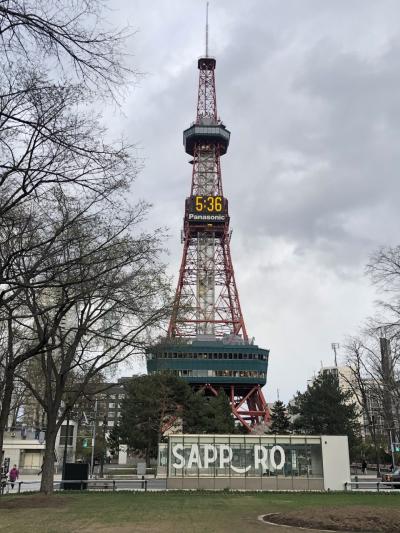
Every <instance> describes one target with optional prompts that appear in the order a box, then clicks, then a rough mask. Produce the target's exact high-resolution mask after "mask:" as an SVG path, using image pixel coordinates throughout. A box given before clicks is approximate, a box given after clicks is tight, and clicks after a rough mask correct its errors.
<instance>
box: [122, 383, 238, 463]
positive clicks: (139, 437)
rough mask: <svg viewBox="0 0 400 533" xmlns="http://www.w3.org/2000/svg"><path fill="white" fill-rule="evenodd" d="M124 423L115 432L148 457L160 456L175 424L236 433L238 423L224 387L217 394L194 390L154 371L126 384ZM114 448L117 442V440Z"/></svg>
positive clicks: (191, 429)
mask: <svg viewBox="0 0 400 533" xmlns="http://www.w3.org/2000/svg"><path fill="white" fill-rule="evenodd" d="M125 389H126V393H125V399H124V401H123V403H122V411H121V422H120V426H119V427H118V428H117V429H115V431H114V432H113V442H114V441H115V440H116V439H117V440H118V439H119V441H120V442H122V443H125V444H127V445H128V447H129V448H130V449H131V450H133V451H136V452H139V453H143V454H144V455H145V457H146V460H147V461H149V459H150V457H156V455H157V447H158V443H159V442H160V441H161V440H162V438H163V435H164V433H165V431H166V430H167V429H169V428H171V427H173V426H174V425H177V426H181V430H182V431H183V432H185V433H233V432H234V431H235V423H234V420H233V416H232V413H231V409H230V405H229V400H228V397H227V395H226V394H225V393H224V391H219V394H218V396H216V397H207V396H205V395H204V394H203V393H201V392H194V391H193V390H192V389H191V387H190V386H189V385H188V384H187V383H186V382H185V381H184V380H182V379H180V378H178V377H175V376H171V375H169V374H152V375H148V376H140V377H137V378H133V379H131V380H130V381H129V382H128V383H127V384H126V385H125ZM113 447H114V449H115V448H116V447H117V445H116V444H115V443H114V445H113Z"/></svg>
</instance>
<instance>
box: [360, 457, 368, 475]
mask: <svg viewBox="0 0 400 533" xmlns="http://www.w3.org/2000/svg"><path fill="white" fill-rule="evenodd" d="M361 471H362V473H363V474H365V473H366V471H367V461H366V460H365V459H363V462H362V463H361Z"/></svg>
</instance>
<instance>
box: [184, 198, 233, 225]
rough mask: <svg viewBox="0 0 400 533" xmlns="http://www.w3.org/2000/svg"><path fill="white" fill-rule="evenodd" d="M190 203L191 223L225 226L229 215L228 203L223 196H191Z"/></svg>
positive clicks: (188, 200)
mask: <svg viewBox="0 0 400 533" xmlns="http://www.w3.org/2000/svg"><path fill="white" fill-rule="evenodd" d="M187 202H188V218H189V222H192V223H194V224H209V225H211V224H221V223H222V224H223V223H224V222H225V219H226V217H227V214H228V209H227V208H228V202H227V200H226V199H225V198H224V197H223V196H211V195H210V196H208V195H207V196H206V195H204V196H200V195H196V196H191V197H190V198H188V199H187Z"/></svg>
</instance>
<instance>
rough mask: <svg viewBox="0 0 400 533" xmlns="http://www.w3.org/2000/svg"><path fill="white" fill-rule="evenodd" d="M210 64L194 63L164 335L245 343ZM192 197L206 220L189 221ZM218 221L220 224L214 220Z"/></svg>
mask: <svg viewBox="0 0 400 533" xmlns="http://www.w3.org/2000/svg"><path fill="white" fill-rule="evenodd" d="M215 64H216V62H215V59H214V58H207V57H206V58H202V59H200V60H199V62H198V66H199V72H200V74H199V91H198V101H197V116H196V121H195V123H194V125H193V126H192V127H191V128H189V130H186V132H185V137H184V138H185V146H186V151H187V152H188V153H189V154H190V155H192V156H193V160H192V161H191V163H192V165H193V170H192V184H191V191H190V197H189V198H188V199H187V200H186V208H185V218H184V231H183V256H182V262H181V267H180V271H179V281H178V286H177V290H176V297H175V303H174V308H173V313H172V317H171V321H170V326H169V331H168V335H169V336H170V337H195V336H197V335H202V334H203V335H207V334H209V335H213V336H216V337H223V336H226V335H232V334H233V335H242V337H243V339H245V340H247V339H248V336H247V331H246V327H245V324H244V320H243V314H242V310H241V307H240V301H239V294H238V290H237V286H236V281H235V274H234V270H233V265H232V259H231V251H230V230H229V214H228V201H227V199H226V198H224V196H223V188H222V176H221V163H220V159H221V156H222V155H223V154H225V153H226V150H227V147H228V144H229V136H230V132H229V131H228V130H227V129H226V128H225V126H224V125H223V124H222V122H221V120H220V119H219V118H218V115H217V98H216V90H215ZM196 198H197V201H198V202H202V206H203V209H202V211H201V212H200V213H199V214H200V215H201V214H202V213H203V214H204V215H205V219H204V220H198V219H197V220H195V219H193V217H191V215H193V213H192V212H191V211H192V209H191V208H192V207H193V206H194V209H195V208H196V206H195V203H194V202H193V199H196ZM219 199H220V202H221V204H220V210H219V211H217V210H215V209H212V208H211V207H212V205H211V203H212V202H214V204H215V202H217V201H219ZM199 205H200V204H199ZM208 207H210V209H208ZM218 208H219V205H218V204H217V209H218ZM218 214H219V215H218ZM207 215H208V216H207ZM218 216H219V218H222V217H223V220H217V221H215V218H216V217H218Z"/></svg>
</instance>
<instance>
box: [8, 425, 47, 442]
mask: <svg viewBox="0 0 400 533" xmlns="http://www.w3.org/2000/svg"><path fill="white" fill-rule="evenodd" d="M45 437H46V432H45V431H42V430H39V429H33V428H18V429H10V430H8V431H5V432H4V438H6V439H16V440H41V441H43V442H44V441H45Z"/></svg>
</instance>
